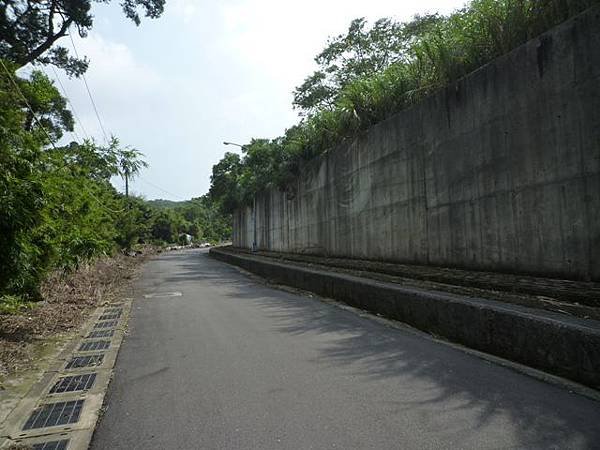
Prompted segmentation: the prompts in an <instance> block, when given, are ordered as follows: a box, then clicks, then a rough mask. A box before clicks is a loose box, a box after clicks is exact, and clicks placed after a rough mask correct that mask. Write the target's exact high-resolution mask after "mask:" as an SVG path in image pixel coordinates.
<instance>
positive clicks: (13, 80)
mask: <svg viewBox="0 0 600 450" xmlns="http://www.w3.org/2000/svg"><path fill="white" fill-rule="evenodd" d="M0 64H2V67H3V68H4V71H5V72H6V74H7V75H8V78H9V80H10V81H11V82H12V84H13V86H14V87H15V89H16V90H17V92H18V93H19V95H20V96H21V98H22V99H23V101H24V102H25V105H26V106H27V109H29V112H31V115H32V117H33V120H35V122H36V123H37V125H38V126H39V127H40V128H41V129H42V131H43V132H44V134H45V135H46V137H47V138H48V140H49V141H50V145H52V148H53V149H54V150H58V149H57V148H56V146H55V145H54V142H53V141H52V138H51V137H50V133H48V131H47V130H46V128H44V126H43V125H42V123H41V122H40V121H39V119H38V118H37V115H36V114H35V111H34V110H33V108H32V107H31V105H30V104H29V102H28V101H27V98H26V97H25V95H24V94H23V91H21V88H20V87H19V85H18V84H17V82H16V81H15V79H14V78H13V75H12V73H11V72H10V71H9V70H8V68H7V67H6V65H5V64H4V61H2V59H1V58H0Z"/></svg>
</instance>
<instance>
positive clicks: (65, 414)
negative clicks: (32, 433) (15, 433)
mask: <svg viewBox="0 0 600 450" xmlns="http://www.w3.org/2000/svg"><path fill="white" fill-rule="evenodd" d="M82 407H83V400H73V401H70V402H58V403H48V404H46V405H42V406H40V407H39V408H38V409H36V410H35V411H34V412H33V413H32V414H31V417H29V420H27V422H25V425H24V426H23V430H32V429H34V428H46V427H55V426H58V425H66V424H68V423H75V422H77V421H78V420H79V415H80V414H81V408H82Z"/></svg>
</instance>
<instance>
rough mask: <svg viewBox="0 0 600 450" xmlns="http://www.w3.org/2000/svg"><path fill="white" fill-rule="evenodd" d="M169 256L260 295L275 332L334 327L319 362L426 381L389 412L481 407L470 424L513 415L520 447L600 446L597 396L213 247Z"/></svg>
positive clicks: (230, 291)
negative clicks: (380, 318)
mask: <svg viewBox="0 0 600 450" xmlns="http://www.w3.org/2000/svg"><path fill="white" fill-rule="evenodd" d="M169 257H170V258H174V259H177V260H178V262H177V268H178V270H177V271H176V272H174V273H173V275H171V276H170V277H169V278H167V281H173V282H178V281H189V280H199V279H204V280H210V282H212V283H218V284H220V285H221V286H226V287H227V289H226V290H225V291H226V293H227V294H226V295H228V296H229V297H230V298H232V299H235V300H238V301H239V300H240V299H242V300H247V301H251V302H253V304H254V305H256V307H258V308H260V309H261V310H262V312H263V313H264V314H265V315H266V316H267V317H269V319H270V320H271V322H272V323H273V329H274V330H275V331H276V332H279V333H285V334H289V335H303V334H311V335H330V336H331V339H322V342H323V345H322V347H321V348H320V351H319V352H320V354H319V356H318V357H317V358H315V359H314V363H315V364H317V365H321V366H323V367H328V366H344V367H346V369H347V370H350V371H352V373H353V375H355V376H358V377H365V378H368V379H376V380H391V379H398V380H400V381H403V380H407V381H408V380H413V379H418V380H419V381H420V383H416V385H418V386H422V388H421V390H420V391H418V392H412V393H411V395H410V398H406V399H395V398H392V397H390V399H389V401H388V402H387V405H386V407H387V410H388V411H390V414H401V413H402V412H403V411H406V410H407V409H408V408H427V409H428V410H429V411H438V410H439V411H440V414H441V413H445V412H447V411H448V408H450V409H452V410H468V411H475V412H476V413H477V421H476V423H474V424H472V423H469V424H468V427H471V428H473V427H474V428H475V429H481V428H483V427H485V426H489V425H490V424H491V423H492V421H493V420H495V419H496V418H498V417H502V418H504V419H505V420H506V418H508V420H509V421H510V429H511V431H512V432H514V433H516V436H515V437H516V439H517V440H518V441H519V442H521V443H522V444H520V446H519V448H528V449H529V448H540V449H542V448H543V449H548V448H560V449H563V448H569V449H570V448H600V425H599V424H600V403H598V402H595V401H593V400H590V399H587V398H584V397H581V396H579V395H576V394H572V393H570V392H568V391H567V390H565V389H562V388H559V387H555V386H550V385H548V384H545V383H543V382H540V381H538V380H535V379H533V378H531V377H528V376H526V375H523V374H520V373H517V372H515V371H513V370H511V369H508V368H503V367H500V366H498V365H496V364H493V363H489V362H487V361H484V360H482V359H480V358H478V357H477V356H474V355H472V354H468V353H465V352H463V351H461V350H459V349H456V348H454V347H451V346H449V345H447V344H444V343H439V342H435V341H433V340H431V339H426V338H424V337H423V336H421V335H419V334H416V333H412V332H410V331H407V330H402V329H397V328H393V327H390V326H386V325H385V324H383V323H380V322H377V321H375V320H372V319H371V318H368V317H363V316H362V315H359V314H356V312H354V311H349V310H345V309H342V308H340V307H339V306H336V305H333V304H330V303H327V302H324V301H321V300H319V299H317V298H310V297H308V296H306V295H296V294H294V293H290V292H287V291H283V290H279V289H276V288H274V287H272V286H268V285H266V284H264V283H261V282H260V281H259V280H257V279H254V278H253V277H252V278H251V277H248V276H246V275H245V274H243V273H242V272H240V271H239V270H238V269H237V268H234V267H232V266H230V265H228V264H225V263H223V262H220V261H216V260H214V259H212V258H210V257H209V256H208V255H207V254H199V253H194V252H188V253H182V254H174V255H170V256H169ZM449 405H450V406H449Z"/></svg>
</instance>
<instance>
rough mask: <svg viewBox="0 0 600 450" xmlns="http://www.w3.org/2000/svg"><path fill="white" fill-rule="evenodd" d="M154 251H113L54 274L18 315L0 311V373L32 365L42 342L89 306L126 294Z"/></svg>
mask: <svg viewBox="0 0 600 450" xmlns="http://www.w3.org/2000/svg"><path fill="white" fill-rule="evenodd" d="M153 253H154V252H153V251H152V250H148V251H147V252H145V253H144V254H142V255H138V256H136V257H131V256H124V255H117V256H115V257H111V258H103V259H100V260H96V261H95V262H94V263H91V264H86V265H83V266H81V267H80V268H79V270H77V271H76V272H73V273H69V274H64V273H62V272H56V273H54V274H52V275H51V276H50V277H49V278H48V280H46V282H45V283H44V284H43V286H42V296H43V301H41V302H39V303H36V304H34V305H33V307H32V308H30V309H27V310H25V311H23V312H21V313H19V314H0V377H5V376H8V375H11V374H14V373H16V372H19V371H22V370H26V369H28V368H31V367H32V366H33V365H34V363H35V359H36V357H37V355H38V354H39V352H40V345H43V343H44V341H45V340H48V339H51V338H53V337H55V336H57V335H59V334H62V333H68V332H70V331H74V330H76V329H77V328H78V327H79V326H80V325H81V324H82V323H83V321H84V320H85V319H86V317H87V316H88V313H89V311H90V310H91V309H92V308H94V307H95V306H97V305H99V304H101V303H103V302H105V301H110V300H112V299H114V298H116V297H118V296H122V295H126V293H127V290H128V289H129V288H130V281H131V279H132V278H133V277H134V276H135V273H136V270H137V268H138V267H139V266H140V265H141V263H142V262H144V261H145V260H146V259H147V258H148V257H149V256H150V255H152V254H153ZM0 388H1V386H0Z"/></svg>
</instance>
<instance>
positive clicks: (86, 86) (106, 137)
mask: <svg viewBox="0 0 600 450" xmlns="http://www.w3.org/2000/svg"><path fill="white" fill-rule="evenodd" d="M69 38H70V39H71V45H72V46H73V50H74V51H75V56H76V57H77V59H79V53H77V47H75V41H74V40H73V36H72V35H71V34H69ZM81 78H83V83H84V84H85V89H86V90H87V93H88V95H89V97H90V101H91V102H92V106H93V108H94V113H96V118H97V119H98V123H99V124H100V129H101V130H102V135H103V136H104V140H105V142H106V143H108V136H107V134H106V131H105V130H104V125H102V120H101V119H100V114H99V113H98V108H97V107H96V102H94V97H93V96H92V91H91V90H90V87H89V85H88V82H87V79H86V78H85V74H83V73H82V74H81Z"/></svg>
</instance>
